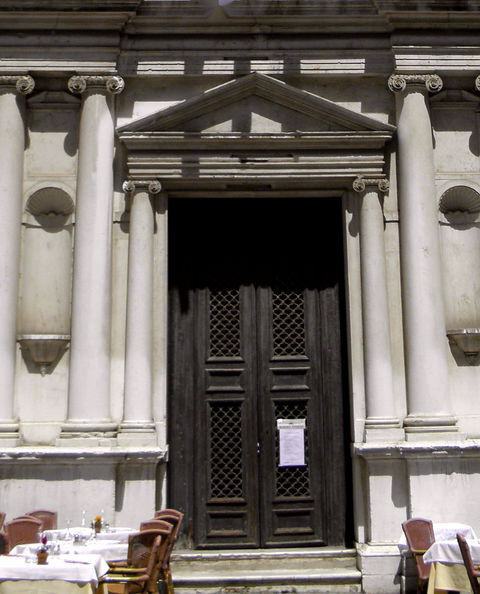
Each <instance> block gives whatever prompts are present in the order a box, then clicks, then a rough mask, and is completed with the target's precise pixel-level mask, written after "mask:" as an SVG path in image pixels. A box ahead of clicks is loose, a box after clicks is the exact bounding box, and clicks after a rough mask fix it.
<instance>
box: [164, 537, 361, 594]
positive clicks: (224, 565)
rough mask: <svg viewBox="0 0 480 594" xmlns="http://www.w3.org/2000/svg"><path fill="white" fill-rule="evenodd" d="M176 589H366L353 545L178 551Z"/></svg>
mask: <svg viewBox="0 0 480 594" xmlns="http://www.w3.org/2000/svg"><path fill="white" fill-rule="evenodd" d="M172 572H173V579H174V584H175V592H176V594H262V593H265V594H267V593H268V594H290V593H291V594H293V593H298V594H307V593H309V594H316V593H325V592H331V593H332V594H333V593H335V592H338V593H340V592H361V573H360V571H358V570H357V568H356V552H355V550H354V549H342V548H339V547H323V548H315V549H307V548H305V549H268V550H267V549H253V550H234V551H233V550H232V551H177V552H175V554H174V555H173V557H172Z"/></svg>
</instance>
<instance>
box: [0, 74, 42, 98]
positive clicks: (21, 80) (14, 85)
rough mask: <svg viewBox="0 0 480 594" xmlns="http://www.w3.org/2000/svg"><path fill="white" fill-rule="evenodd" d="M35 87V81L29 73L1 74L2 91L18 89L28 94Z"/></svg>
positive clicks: (0, 85) (19, 91)
mask: <svg viewBox="0 0 480 594" xmlns="http://www.w3.org/2000/svg"><path fill="white" fill-rule="evenodd" d="M34 88H35V81H34V80H33V78H32V77H31V76H30V75H29V74H21V75H10V74H9V75H4V76H0V92H2V91H12V90H14V89H15V90H16V91H17V92H18V93H21V94H22V95H28V94H29V93H31V92H32V91H33V89H34Z"/></svg>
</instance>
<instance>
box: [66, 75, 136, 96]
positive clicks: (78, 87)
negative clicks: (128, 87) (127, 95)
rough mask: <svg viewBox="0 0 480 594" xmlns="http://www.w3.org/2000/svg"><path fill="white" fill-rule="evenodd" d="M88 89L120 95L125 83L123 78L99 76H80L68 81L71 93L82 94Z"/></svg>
mask: <svg viewBox="0 0 480 594" xmlns="http://www.w3.org/2000/svg"><path fill="white" fill-rule="evenodd" d="M87 88H90V89H99V90H102V91H106V92H107V93H111V94H112V95H118V94H119V93H121V92H122V91H123V89H124V88H125V81H124V80H123V78H122V77H121V76H117V75H108V76H107V75H97V74H80V75H75V76H72V77H70V78H69V79H68V90H69V91H70V92H71V93H78V94H82V93H84V92H85V91H86V90H87Z"/></svg>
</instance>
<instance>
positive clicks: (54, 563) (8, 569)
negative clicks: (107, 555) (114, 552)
mask: <svg viewBox="0 0 480 594" xmlns="http://www.w3.org/2000/svg"><path fill="white" fill-rule="evenodd" d="M29 560H30V559H29V558H28V557H22V556H18V557H14V556H12V555H1V556H0V594H93V593H95V592H96V591H97V586H98V580H99V578H100V577H101V576H103V575H104V574H105V573H107V571H108V564H107V563H106V561H105V560H104V559H103V558H102V557H101V556H100V555H82V556H73V555H70V556H69V555H65V556H62V557H56V556H49V557H48V564H47V565H37V563H36V562H34V563H28V562H27V561H29Z"/></svg>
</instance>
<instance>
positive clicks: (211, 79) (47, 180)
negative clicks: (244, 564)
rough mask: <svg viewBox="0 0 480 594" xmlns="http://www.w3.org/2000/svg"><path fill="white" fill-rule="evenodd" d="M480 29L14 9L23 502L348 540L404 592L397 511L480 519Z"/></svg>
mask: <svg viewBox="0 0 480 594" xmlns="http://www.w3.org/2000/svg"><path fill="white" fill-rule="evenodd" d="M220 4H221V3H220ZM479 26H480V2H478V1H477V0H470V1H466V2H458V1H457V2H453V1H451V2H450V1H448V0H437V1H432V2H420V1H417V0H410V1H409V2H396V1H395V0H357V1H355V2H343V1H341V0H315V1H313V0H284V1H274V0H256V1H255V2H253V1H252V0H233V1H232V2H229V3H225V4H224V6H220V5H219V4H218V3H217V2H216V1H213V0H62V1H61V2H60V1H57V0H3V1H2V2H1V6H0V138H1V143H0V195H1V200H2V216H1V218H0V270H1V277H0V312H1V316H0V353H1V357H0V494H1V497H0V498H1V501H2V504H1V505H2V509H3V510H4V511H6V512H7V514H8V516H10V517H13V516H15V515H19V514H21V513H24V512H25V511H26V510H27V509H30V508H33V507H47V508H50V507H52V506H54V507H56V508H57V509H58V510H59V520H60V522H61V523H63V522H65V521H66V520H71V521H72V522H75V521H78V520H79V519H80V513H81V510H83V509H85V510H86V511H87V515H88V514H90V515H94V514H95V513H98V511H99V510H100V509H103V510H105V515H106V516H107V518H108V519H110V521H114V522H116V523H117V524H124V523H128V524H135V523H137V522H138V521H139V520H141V519H145V518H148V517H150V516H151V514H152V513H153V511H154V509H155V508H159V507H162V506H166V505H167V504H168V505H172V506H176V507H180V508H182V509H183V510H184V511H185V512H186V515H187V522H186V526H187V530H186V533H185V536H184V545H185V546H187V547H193V548H195V547H197V548H206V549H215V548H222V547H227V548H230V549H232V548H236V547H239V548H242V547H243V548H245V547H248V548H256V547H260V548H268V547H282V546H287V547H298V548H299V549H302V547H308V546H312V545H313V546H323V545H326V546H340V547H342V546H343V547H354V546H355V547H356V551H357V553H356V555H357V563H358V567H359V568H360V570H361V573H362V584H363V588H364V590H365V591H366V592H372V593H373V592H398V591H400V589H401V587H402V585H403V586H404V585H405V581H404V580H403V579H402V577H401V574H402V565H401V560H400V557H399V553H398V548H397V546H396V543H397V541H398V539H399V536H400V533H401V528H400V526H401V523H402V521H404V520H405V519H407V518H408V517H411V516H418V515H419V516H427V517H431V518H432V519H434V520H436V521H454V520H456V521H459V522H466V523H469V524H472V525H473V527H474V528H475V529H476V530H477V533H480V511H479V508H478V505H477V501H476V499H477V498H476V497H475V496H474V494H475V493H476V492H477V491H478V485H479V483H480V445H479V444H480V442H479V438H480V431H479V429H478V422H479V417H480V402H479V399H478V389H479V384H480V358H479V352H480V330H479V328H480V309H479V304H480V229H479V217H480V215H479V213H480V161H479V155H480V144H479V117H478V114H479V106H480V78H477V77H479V75H480V45H479V43H478V28H479ZM285 419H286V420H290V421H292V420H295V419H296V420H297V421H298V425H297V426H299V427H300V430H301V431H303V435H304V441H303V445H304V448H305V451H304V463H302V464H297V465H296V466H291V467H288V466H281V465H280V459H279V448H280V445H279V434H280V429H279V426H280V425H281V422H282V420H285ZM279 420H280V424H279V422H278V421H279ZM302 424H303V425H304V427H303V426H302Z"/></svg>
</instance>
